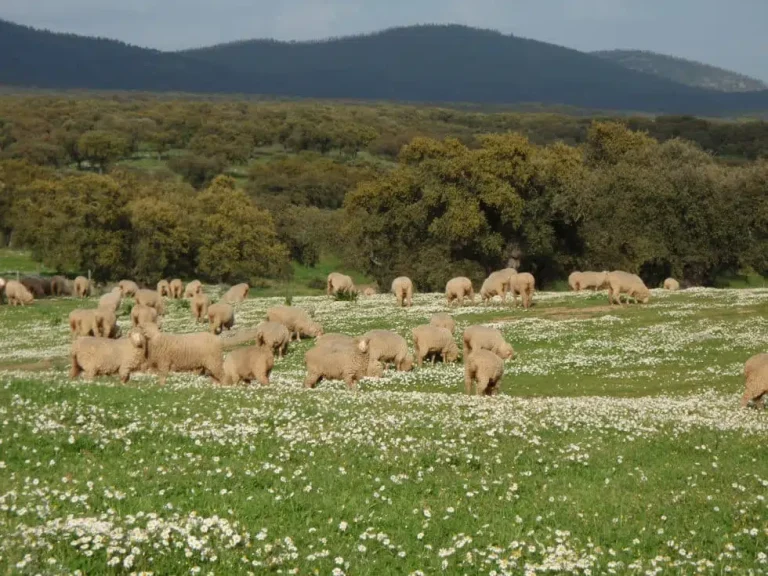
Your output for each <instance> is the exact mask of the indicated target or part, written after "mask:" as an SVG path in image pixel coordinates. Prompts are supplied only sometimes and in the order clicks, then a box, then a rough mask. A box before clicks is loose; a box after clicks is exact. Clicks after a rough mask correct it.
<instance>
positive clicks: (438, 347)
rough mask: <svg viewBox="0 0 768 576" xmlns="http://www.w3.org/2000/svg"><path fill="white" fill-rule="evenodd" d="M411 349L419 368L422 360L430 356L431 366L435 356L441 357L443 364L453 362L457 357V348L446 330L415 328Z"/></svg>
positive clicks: (430, 327) (424, 327)
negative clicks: (412, 348)
mask: <svg viewBox="0 0 768 576" xmlns="http://www.w3.org/2000/svg"><path fill="white" fill-rule="evenodd" d="M412 334H413V347H414V351H415V352H416V354H415V356H416V362H417V363H418V365H419V366H421V365H422V364H423V362H424V358H426V357H427V356H430V355H431V356H432V364H434V363H435V356H437V355H439V356H441V357H442V359H443V362H455V361H456V359H457V358H458V357H459V347H458V346H456V342H455V341H454V340H453V334H452V333H451V332H449V331H448V330H447V329H446V328H437V327H436V326H429V325H426V324H425V325H422V326H416V328H414V329H413V331H412Z"/></svg>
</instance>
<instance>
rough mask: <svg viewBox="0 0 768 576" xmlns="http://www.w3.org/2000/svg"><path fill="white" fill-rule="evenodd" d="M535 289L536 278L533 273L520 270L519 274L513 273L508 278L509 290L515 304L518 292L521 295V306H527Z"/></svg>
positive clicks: (529, 304)
mask: <svg viewBox="0 0 768 576" xmlns="http://www.w3.org/2000/svg"><path fill="white" fill-rule="evenodd" d="M535 289H536V280H535V279H534V277H533V274H529V273H528V272H522V273H520V274H515V275H513V276H512V277H511V278H510V281H509V290H510V292H512V296H513V298H514V300H515V306H517V295H518V294H519V295H520V296H521V297H522V301H523V307H524V308H529V307H530V306H531V300H532V298H533V292H534V290H535Z"/></svg>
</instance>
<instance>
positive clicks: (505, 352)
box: [462, 326, 515, 360]
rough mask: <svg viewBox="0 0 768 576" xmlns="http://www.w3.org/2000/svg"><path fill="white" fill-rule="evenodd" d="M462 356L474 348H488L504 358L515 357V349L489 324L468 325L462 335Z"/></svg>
mask: <svg viewBox="0 0 768 576" xmlns="http://www.w3.org/2000/svg"><path fill="white" fill-rule="evenodd" d="M462 341H463V343H464V347H463V348H464V358H466V357H467V356H468V355H469V354H471V353H472V352H474V351H476V350H489V351H490V352H493V353H494V354H496V355H497V356H498V357H499V358H502V359H504V360H507V359H511V358H514V357H515V350H514V349H513V348H512V346H511V345H510V344H509V343H508V342H507V341H506V340H504V336H503V335H502V333H501V332H500V331H499V330H497V329H496V328H491V327H490V326H468V327H467V328H466V329H465V330H464V334H463V335H462Z"/></svg>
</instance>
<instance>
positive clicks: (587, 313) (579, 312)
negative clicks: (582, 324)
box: [493, 305, 619, 322]
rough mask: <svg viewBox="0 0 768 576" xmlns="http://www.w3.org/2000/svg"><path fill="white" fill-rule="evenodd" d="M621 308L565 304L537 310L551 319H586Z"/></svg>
mask: <svg viewBox="0 0 768 576" xmlns="http://www.w3.org/2000/svg"><path fill="white" fill-rule="evenodd" d="M617 309H619V308H618V307H617V306H609V305H605V306H588V307H586V308H567V307H565V306H555V307H553V308H542V309H539V310H536V311H535V312H536V316H538V317H540V318H547V319H550V320H572V319H577V320H584V319H587V318H594V317H595V316H599V315H600V314H605V313H607V312H612V311H616V310H617ZM523 318H524V317H523V316H504V317H501V318H494V319H493V321H494V322H514V321H515V320H522V319H523Z"/></svg>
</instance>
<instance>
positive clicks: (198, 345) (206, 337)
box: [144, 324, 224, 384]
mask: <svg viewBox="0 0 768 576" xmlns="http://www.w3.org/2000/svg"><path fill="white" fill-rule="evenodd" d="M144 331H145V333H146V335H147V367H148V368H149V369H153V368H154V369H156V370H157V371H158V372H159V374H160V383H161V384H165V380H166V378H167V376H168V373H169V372H171V371H174V372H201V373H206V372H207V373H208V374H209V375H210V376H211V378H212V379H213V380H214V381H215V382H221V381H222V378H223V377H224V367H223V363H224V362H223V358H222V347H221V341H220V340H219V339H218V338H217V337H216V336H214V335H213V334H209V333H208V332H198V333H194V334H165V333H163V332H160V329H159V328H158V327H157V326H154V325H152V324H149V325H147V326H146V327H145V328H144Z"/></svg>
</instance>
